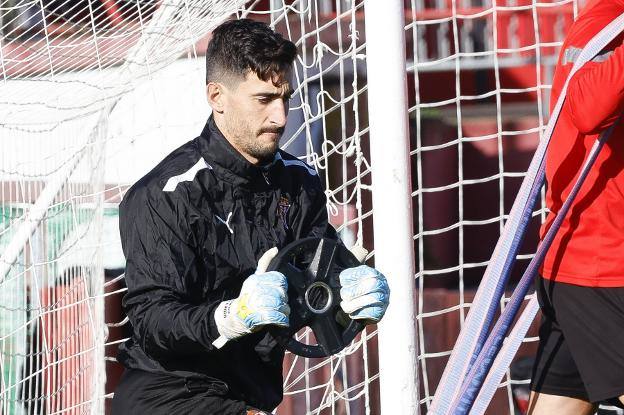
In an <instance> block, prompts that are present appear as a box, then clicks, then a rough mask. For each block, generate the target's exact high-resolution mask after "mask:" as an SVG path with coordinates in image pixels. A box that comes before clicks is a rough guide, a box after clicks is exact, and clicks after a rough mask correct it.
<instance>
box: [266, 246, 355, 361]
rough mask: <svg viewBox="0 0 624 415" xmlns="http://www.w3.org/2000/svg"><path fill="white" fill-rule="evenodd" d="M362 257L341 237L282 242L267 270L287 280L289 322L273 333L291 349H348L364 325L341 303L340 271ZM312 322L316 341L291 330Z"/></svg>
mask: <svg viewBox="0 0 624 415" xmlns="http://www.w3.org/2000/svg"><path fill="white" fill-rule="evenodd" d="M358 265H360V261H358V260H357V258H356V257H355V256H354V255H353V254H352V253H351V252H350V251H349V250H348V249H347V248H346V247H345V246H344V245H342V244H341V243H339V242H337V241H334V240H332V239H327V238H304V239H300V240H298V241H295V242H293V243H291V244H289V245H287V246H286V247H284V248H282V249H281V250H280V251H279V253H278V254H277V256H276V257H275V258H273V260H272V261H271V263H270V264H269V267H268V270H267V271H279V272H281V273H282V274H284V275H285V276H286V279H287V280H288V305H289V306H290V325H289V327H288V328H284V329H282V328H274V329H272V330H271V334H272V335H273V337H275V339H276V340H277V341H278V342H279V343H280V344H282V345H283V346H284V347H286V349H287V350H289V351H290V352H292V353H294V354H296V355H299V356H303V357H327V356H330V355H332V354H334V353H337V352H339V351H341V350H342V349H344V348H345V347H346V346H347V345H349V344H350V343H351V341H353V339H354V338H355V336H357V334H358V333H359V332H360V331H362V330H363V329H364V324H363V323H362V322H360V321H357V320H352V319H350V318H349V316H348V315H347V314H345V313H344V312H343V311H342V309H341V308H340V278H339V275H340V272H341V271H342V270H344V269H346V268H351V267H357V266H358ZM304 327H310V328H311V329H312V332H313V333H314V336H315V337H316V341H317V342H318V344H317V345H309V344H305V343H301V342H299V341H297V340H295V339H294V338H293V336H294V335H295V334H296V333H297V332H298V331H299V330H301V329H302V328H304Z"/></svg>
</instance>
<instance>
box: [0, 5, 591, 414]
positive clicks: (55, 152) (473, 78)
mask: <svg viewBox="0 0 624 415" xmlns="http://www.w3.org/2000/svg"><path fill="white" fill-rule="evenodd" d="M578 7H579V5H578V4H577V3H576V2H575V1H572V0H564V1H543V2H538V1H528V0H505V1H503V2H500V3H499V2H495V1H492V2H488V1H483V0H457V1H455V0H453V1H451V0H448V1H447V0H418V1H416V0H411V1H405V2H404V9H405V24H404V33H405V38H406V44H407V48H406V56H407V59H406V62H405V63H404V69H405V74H406V79H407V83H406V88H407V94H408V98H409V111H408V115H409V126H410V136H409V137H408V139H409V140H410V143H411V144H410V145H411V148H410V159H411V165H412V194H411V197H412V201H413V220H414V234H413V239H414V252H415V260H416V275H414V284H415V287H416V290H417V299H418V300H417V303H416V304H414V305H411V306H413V307H415V309H416V313H417V316H416V321H417V327H418V333H417V334H418V343H417V344H418V347H417V350H415V352H416V353H417V360H418V367H414V368H407V370H408V371H411V372H413V373H414V374H416V373H418V377H419V382H420V384H419V399H420V406H421V410H422V411H423V413H424V412H426V411H427V410H428V408H429V407H430V405H431V402H432V400H433V396H434V394H435V392H436V387H437V385H438V382H439V380H440V378H441V375H442V371H443V370H444V366H445V364H446V361H447V360H448V356H449V355H450V352H451V350H452V348H453V345H454V342H455V340H456V338H457V335H458V332H459V329H460V327H461V326H462V322H463V320H464V318H465V316H466V313H467V310H468V309H469V307H470V302H471V299H472V296H473V295H474V292H475V290H476V286H477V285H478V282H479V280H480V278H481V276H482V275H483V271H484V269H485V267H486V266H487V264H488V261H489V259H490V255H491V252H492V250H493V248H494V245H495V243H496V240H497V238H498V236H499V235H500V232H501V229H502V226H503V224H504V221H505V219H506V215H507V214H508V212H509V209H510V207H511V203H512V202H513V198H514V196H515V192H516V191H517V189H518V187H519V184H520V182H521V180H522V177H523V175H524V171H525V170H526V168H527V166H528V163H529V160H530V157H531V154H532V151H533V150H534V149H535V147H536V144H537V142H538V140H539V135H540V132H541V131H542V130H543V129H544V126H545V124H546V121H547V119H548V105H549V103H548V95H549V92H550V90H549V86H550V83H551V77H552V73H553V68H554V66H553V65H554V64H555V62H556V59H557V53H558V50H559V46H560V44H561V41H562V39H563V36H564V34H565V30H566V28H567V27H568V26H569V24H570V23H571V22H572V20H573V18H574V16H575V15H576V13H577V9H578ZM240 17H249V18H253V19H258V20H262V21H265V22H267V23H269V24H271V25H272V27H274V28H275V29H276V30H277V31H279V32H280V33H282V34H284V36H286V37H288V38H290V39H291V40H292V41H293V42H295V44H296V45H297V47H298V49H299V56H298V58H297V60H296V63H295V65H296V71H295V85H294V86H295V94H294V96H293V101H292V102H291V106H290V107H291V108H290V112H289V120H288V125H287V130H286V132H285V134H284V137H283V139H282V143H281V145H282V148H284V149H285V150H287V151H289V152H291V153H293V154H295V155H297V156H299V157H301V158H302V159H303V160H305V161H307V162H309V163H310V164H311V165H313V166H314V167H315V168H316V169H317V171H318V172H319V175H320V176H321V177H322V179H323V181H324V184H325V187H326V193H327V196H328V211H329V213H330V219H331V222H332V224H334V226H335V227H336V228H337V229H338V230H339V232H340V235H341V237H342V238H343V240H344V241H345V243H346V244H347V245H348V246H352V245H355V244H360V245H363V246H364V247H366V248H367V249H368V250H369V251H371V254H369V259H368V261H369V263H370V264H374V261H375V246H374V235H373V206H372V193H373V192H382V194H383V192H384V189H382V188H375V187H374V186H373V185H372V183H371V169H372V168H373V167H375V166H371V158H374V155H372V154H371V152H370V145H369V144H370V139H371V137H370V134H369V118H370V117H371V114H369V113H368V85H367V76H366V66H367V63H368V62H367V59H368V55H367V50H366V33H365V28H364V24H365V18H366V12H365V2H364V1H363V0H331V1H330V0H294V1H290V0H289V1H282V0H262V1H259V0H258V1H251V2H246V1H236V0H230V1H228V0H163V1H152V0H136V1H119V0H117V1H116V0H98V1H95V0H93V1H91V0H89V1H87V0H38V1H37V0H32V1H30V0H28V1H25V0H0V160H1V164H0V212H1V217H0V218H1V219H0V220H1V222H0V253H1V255H2V256H1V259H0V394H1V399H0V413H1V414H56V413H59V414H60V413H71V414H73V413H104V412H105V411H107V410H108V408H109V405H110V399H111V398H112V395H113V391H114V387H115V385H116V383H117V381H118V379H119V376H120V373H121V370H122V369H121V368H120V366H119V364H118V363H116V361H115V353H116V348H117V345H118V344H119V343H121V342H123V341H124V339H125V338H126V337H127V335H128V322H127V319H126V318H125V317H124V315H123V312H122V310H121V306H120V302H121V297H122V296H123V294H124V291H125V288H124V284H123V268H124V265H125V262H124V258H123V254H122V253H121V249H120V243H119V237H118V234H119V229H118V225H117V214H118V211H117V206H118V203H119V201H120V200H121V199H122V198H123V195H124V193H125V191H126V190H127V189H128V187H129V186H130V185H131V184H132V183H134V182H135V181H136V180H138V179H139V178H140V177H141V176H142V175H144V174H145V173H147V172H148V171H149V170H150V169H151V167H153V166H154V165H155V164H156V163H157V162H158V161H160V160H161V159H162V158H163V157H164V156H165V155H166V154H168V153H169V152H170V151H172V150H173V149H174V148H176V147H178V146H179V145H181V144H182V143H183V142H185V141H188V140H190V139H192V138H194V137H196V136H197V135H198V133H199V132H200V131H201V127H202V126H203V124H204V123H205V121H206V118H207V117H208V115H209V112H210V110H209V107H208V105H207V103H206V99H205V97H204V70H203V65H204V62H203V53H204V51H205V48H206V45H207V42H208V39H209V33H210V31H211V29H212V28H214V27H215V26H216V25H218V24H219V23H221V22H222V21H224V20H225V19H227V18H240ZM395 46H396V45H388V47H389V48H392V47H395ZM379 139H381V138H379ZM383 139H385V140H394V139H400V137H390V136H388V137H383ZM378 168H384V166H380V167H378ZM543 215H544V212H543V209H542V208H541V207H539V208H538V211H536V213H535V217H534V223H533V224H532V227H531V232H532V234H531V236H530V237H528V238H527V242H526V244H525V246H524V247H523V250H522V252H521V255H520V257H519V266H520V267H521V265H522V264H523V263H526V261H527V260H528V259H529V258H530V257H531V255H532V253H533V251H534V249H535V243H536V236H537V233H536V232H537V227H538V225H539V223H540V221H541V220H542V219H543ZM387 232H392V229H391V228H389V229H387ZM389 278H390V280H391V284H392V276H389ZM504 302H505V301H504V300H503V302H502V303H504ZM501 306H502V304H501ZM532 335H533V334H530V336H532ZM299 337H300V340H301V341H303V342H314V339H313V336H312V335H311V333H310V332H309V331H305V330H304V331H303V332H301V333H300V334H299ZM377 340H378V338H377V328H376V327H375V326H369V327H368V328H367V329H366V330H365V331H364V332H363V333H362V334H361V336H359V337H358V338H356V340H355V341H354V342H353V344H351V345H350V346H349V347H347V348H346V349H345V350H343V351H342V352H340V353H338V354H336V355H335V356H332V357H330V358H326V359H303V358H301V357H297V356H294V355H291V354H287V356H286V359H285V363H284V392H285V399H284V402H283V403H282V405H280V407H278V408H277V410H276V413H278V414H303V413H309V414H376V413H380V399H383V397H382V398H380V396H379V395H380V387H379V385H380V382H390V384H391V383H392V379H389V377H387V378H385V379H384V378H383V377H381V378H380V376H379V364H378V355H379V353H383V350H378V349H379V348H378V343H377ZM534 340H535V339H534V338H533V337H528V338H527V339H526V345H525V346H523V348H521V351H520V354H519V357H518V358H517V359H516V360H515V362H514V363H513V364H512V367H511V369H510V370H509V371H508V373H507V376H506V377H505V379H503V383H502V384H501V387H500V388H499V391H498V392H497V393H496V394H495V396H494V399H493V400H492V403H491V405H490V409H491V411H492V413H514V411H522V410H523V408H524V407H523V405H524V403H525V398H526V397H525V395H524V394H526V393H527V389H526V386H527V383H528V376H529V374H528V372H527V370H526V367H528V366H527V365H529V366H530V361H529V359H530V358H529V356H530V355H531V353H532V352H533V351H534V349H535V342H534Z"/></svg>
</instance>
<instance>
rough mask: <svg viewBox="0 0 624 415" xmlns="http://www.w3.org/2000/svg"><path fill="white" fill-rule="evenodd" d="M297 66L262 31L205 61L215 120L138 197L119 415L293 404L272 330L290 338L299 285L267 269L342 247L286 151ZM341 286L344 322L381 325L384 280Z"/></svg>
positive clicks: (214, 45)
mask: <svg viewBox="0 0 624 415" xmlns="http://www.w3.org/2000/svg"><path fill="white" fill-rule="evenodd" d="M296 53H297V51H296V48H295V45H294V44H293V43H291V42H289V41H287V40H284V39H283V38H282V36H280V35H279V34H277V33H274V32H273V31H272V30H271V29H270V28H268V27H267V26H266V25H265V24H263V23H259V22H254V21H251V20H246V19H242V20H236V21H229V22H226V23H224V24H222V25H221V26H219V27H218V28H216V29H215V30H214V32H213V37H212V40H211V41H210V43H209V45H208V49H207V52H206V83H207V96H208V101H209V103H210V105H211V107H212V110H213V112H212V116H211V117H210V119H209V120H208V123H207V124H206V126H205V127H204V130H203V131H202V133H201V135H200V136H199V137H198V138H196V139H194V140H192V141H190V142H188V143H186V144H185V145H183V146H182V147H180V148H178V149H177V150H175V151H174V152H173V153H171V154H170V155H169V156H167V157H166V158H165V159H164V160H163V161H162V162H161V163H160V164H158V166H156V167H155V168H154V169H153V170H152V171H151V172H150V173H148V174H147V175H146V176H145V177H143V178H142V179H141V180H139V181H138V182H137V183H136V184H135V185H134V186H132V188H130V189H129V190H128V192H127V193H126V195H125V197H124V199H123V201H122V203H121V205H120V230H121V239H122V245H123V249H124V253H125V255H126V259H127V265H126V282H127V285H128V293H127V294H126V296H125V297H124V300H123V305H124V309H125V311H126V312H127V314H128V317H129V319H130V322H131V324H132V329H133V331H132V336H131V338H130V340H128V341H127V342H126V343H125V344H123V345H121V347H120V352H119V360H120V362H122V363H123V364H124V366H126V368H127V370H126V372H125V373H124V376H123V378H122V380H121V382H120V384H119V386H118V388H117V391H116V393H115V398H114V400H113V413H115V414H161V413H162V414H165V413H166V414H168V415H169V414H237V415H239V414H246V413H250V414H252V413H253V414H255V413H258V414H260V413H264V412H260V410H264V411H270V410H272V409H273V408H274V407H276V406H277V405H278V404H279V403H280V401H281V400H282V359H283V355H284V350H283V348H282V347H281V346H279V345H277V344H276V342H275V340H274V339H273V338H272V337H271V335H270V334H268V332H267V330H265V329H263V328H264V327H265V326H271V325H273V326H282V327H284V326H287V325H288V323H289V312H290V310H289V307H288V299H287V296H286V293H287V287H288V282H287V279H286V277H285V276H284V275H282V274H281V273H279V272H266V267H267V264H268V263H269V261H270V259H271V258H272V257H273V256H274V255H275V254H276V253H277V248H281V247H283V246H285V245H286V244H288V243H290V242H292V241H294V240H297V239H300V238H304V237H309V236H316V237H323V236H325V237H330V238H336V234H335V231H334V230H333V228H332V227H331V226H330V225H329V224H328V222H327V211H326V207H325V201H326V200H325V194H324V192H323V189H322V186H321V182H320V180H319V177H318V175H317V174H316V172H315V171H314V169H312V168H311V167H310V166H308V165H306V164H305V163H303V162H302V161H300V160H298V159H297V158H295V157H292V156H291V155H289V154H287V153H286V152H284V151H281V150H279V149H278V144H279V139H280V136H281V134H282V132H283V131H284V127H285V124H286V113H287V111H288V99H289V97H290V95H291V93H292V90H291V85H290V77H291V71H292V69H293V61H294V59H295V56H296ZM276 247H277V248H276ZM263 253H264V255H263ZM340 280H341V284H342V287H343V288H342V291H341V295H342V303H341V306H342V308H343V309H344V310H345V312H346V313H348V314H349V315H350V317H351V318H353V319H362V320H366V321H368V322H376V321H379V320H380V319H381V317H382V316H383V314H384V312H385V309H386V307H387V305H388V297H389V289H388V285H387V282H386V280H385V278H384V277H383V275H381V274H380V273H379V272H378V271H376V270H374V269H372V268H369V267H366V266H360V267H357V268H352V269H347V270H345V271H343V272H342V273H341V275H340Z"/></svg>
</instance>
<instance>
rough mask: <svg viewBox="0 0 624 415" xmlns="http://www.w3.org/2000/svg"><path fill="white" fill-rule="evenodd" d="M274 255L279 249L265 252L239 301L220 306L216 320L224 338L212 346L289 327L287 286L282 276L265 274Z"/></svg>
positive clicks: (244, 286) (246, 281)
mask: <svg viewBox="0 0 624 415" xmlns="http://www.w3.org/2000/svg"><path fill="white" fill-rule="evenodd" d="M275 255H277V248H272V249H270V250H268V251H267V252H265V253H264V255H262V257H261V258H260V260H258V268H257V269H256V272H255V273H254V274H253V275H251V276H250V277H248V278H247V279H246V280H245V281H244V282H243V286H242V288H241V291H240V294H239V295H238V298H235V299H233V300H228V301H223V302H222V303H221V304H219V305H218V306H217V309H216V310H215V313H214V319H215V323H216V325H217V329H218V330H219V334H220V335H221V336H220V337H219V338H218V339H217V340H215V341H214V342H213V343H212V344H213V345H214V346H215V347H217V348H221V347H223V345H225V343H227V341H228V340H232V339H236V338H238V337H241V336H244V335H246V334H249V333H252V332H255V331H258V330H260V329H261V328H262V327H264V326H266V325H269V324H272V325H276V326H281V327H288V316H289V315H290V307H289V306H288V296H287V294H286V293H287V291H288V282H287V281H286V277H285V276H284V274H282V273H281V272H278V271H271V272H266V268H267V266H268V265H269V263H270V262H271V259H273V258H274V257H275Z"/></svg>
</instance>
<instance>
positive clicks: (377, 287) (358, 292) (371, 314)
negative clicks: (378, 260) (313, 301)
mask: <svg viewBox="0 0 624 415" xmlns="http://www.w3.org/2000/svg"><path fill="white" fill-rule="evenodd" d="M340 285H341V286H342V288H341V289H340V297H341V299H342V302H341V303H340V307H342V309H343V310H344V312H345V313H347V314H348V315H349V317H350V318H351V319H353V320H368V321H369V322H372V323H376V322H378V321H379V320H381V318H382V317H383V315H384V313H385V312H386V309H387V308H388V304H389V302H390V287H389V286H388V281H386V277H384V275H383V274H382V273H381V272H379V271H377V270H376V269H374V268H371V267H369V266H366V265H360V266H359V267H355V268H347V269H345V270H343V271H342V272H341V273H340Z"/></svg>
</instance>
